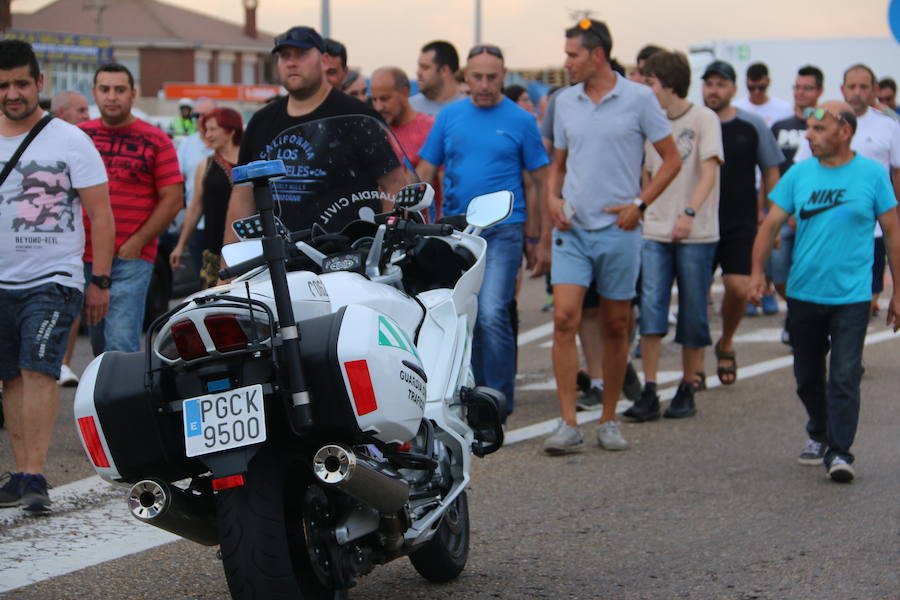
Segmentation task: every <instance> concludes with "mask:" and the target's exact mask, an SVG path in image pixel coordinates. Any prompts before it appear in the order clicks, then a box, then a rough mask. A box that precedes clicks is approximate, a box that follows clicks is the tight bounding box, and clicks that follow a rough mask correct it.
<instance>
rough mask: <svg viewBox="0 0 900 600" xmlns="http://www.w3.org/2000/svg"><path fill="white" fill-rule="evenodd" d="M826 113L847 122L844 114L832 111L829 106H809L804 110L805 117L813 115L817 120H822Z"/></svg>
mask: <svg viewBox="0 0 900 600" xmlns="http://www.w3.org/2000/svg"><path fill="white" fill-rule="evenodd" d="M825 115H831V116H832V117H834V118H835V119H836V120H838V121H840V122H843V123H846V122H847V119H845V118H844V115H842V114H840V113H835V112H831V111H830V110H828V109H827V108H823V107H821V106H820V107H819V108H807V109H805V110H804V111H803V118H805V119H808V118H810V117H812V118H813V119H815V120H816V121H821V120H822V119H824V118H825Z"/></svg>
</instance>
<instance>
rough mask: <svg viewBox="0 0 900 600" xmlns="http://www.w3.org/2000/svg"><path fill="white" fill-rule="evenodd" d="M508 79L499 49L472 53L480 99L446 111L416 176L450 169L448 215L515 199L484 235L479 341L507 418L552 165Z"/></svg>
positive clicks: (483, 372)
mask: <svg viewBox="0 0 900 600" xmlns="http://www.w3.org/2000/svg"><path fill="white" fill-rule="evenodd" d="M505 75H506V69H505V68H504V66H503V53H502V52H501V51H500V49H499V48H497V47H496V46H490V45H480V46H475V47H474V48H472V50H471V51H470V52H469V57H468V61H467V63H466V82H467V83H468V84H469V89H470V90H471V92H472V94H471V96H470V98H469V100H467V101H463V102H456V103H454V104H451V105H449V106H446V107H445V108H444V109H443V110H441V112H440V114H439V115H438V117H437V120H436V121H435V123H434V126H433V127H432V128H431V132H430V133H429V134H428V139H427V140H425V145H424V146H422V149H421V150H420V151H419V156H421V158H422V160H421V162H419V165H418V167H416V172H417V173H418V175H419V177H420V178H421V179H422V181H431V180H433V178H434V176H435V174H436V173H437V170H438V168H439V167H440V166H441V165H444V167H445V172H444V205H443V212H444V214H445V215H454V214H460V213H465V212H466V208H467V207H468V205H469V201H470V200H471V199H472V198H474V197H475V196H478V195H480V194H485V193H489V192H496V191H499V190H510V191H512V192H513V195H514V197H515V202H514V204H513V212H512V215H511V216H510V217H509V218H508V219H507V220H506V221H504V222H503V223H501V224H500V225H497V226H495V227H492V228H491V229H489V230H487V231H485V232H484V233H483V234H482V235H483V237H484V238H485V239H486V240H487V242H488V247H487V258H486V265H485V272H484V283H483V284H482V286H481V292H480V293H479V295H478V321H477V323H476V324H475V337H474V339H473V341H472V370H473V371H474V373H475V381H476V383H478V385H486V386H489V387H492V388H495V389H497V390H500V391H501V392H503V393H504V394H505V395H506V406H507V412H512V409H513V406H514V398H513V394H514V391H515V382H516V359H515V356H516V340H515V337H514V335H513V329H512V322H511V320H510V303H511V302H512V300H513V297H514V295H515V289H516V274H517V272H518V270H519V265H520V264H521V263H522V248H523V247H524V246H525V242H526V240H527V241H528V242H529V244H528V245H529V252H528V254H527V255H528V256H529V257H532V256H534V252H533V249H534V246H536V242H537V241H538V237H539V236H540V232H541V226H540V216H539V214H538V206H540V204H539V203H540V202H541V201H542V197H543V191H544V173H545V171H546V166H547V163H548V160H547V154H546V152H544V146H543V144H542V142H541V135H540V132H539V131H538V128H537V122H536V121H535V120H534V117H533V116H532V115H530V114H529V113H527V112H525V111H524V110H522V108H521V107H520V106H518V105H517V104H516V103H515V102H513V101H512V100H510V99H509V98H507V97H506V96H504V95H503V79H504V77H505ZM523 171H524V172H525V176H526V177H530V178H531V179H532V181H533V183H534V185H535V188H536V189H537V191H538V193H537V196H538V198H536V202H535V206H533V207H526V204H525V194H524V192H523V189H522V173H523ZM529 262H531V260H529ZM531 266H532V265H530V264H529V267H531Z"/></svg>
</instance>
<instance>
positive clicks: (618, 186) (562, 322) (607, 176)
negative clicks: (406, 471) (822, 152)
mask: <svg viewBox="0 0 900 600" xmlns="http://www.w3.org/2000/svg"><path fill="white" fill-rule="evenodd" d="M611 49H612V37H611V36H610V33H609V29H607V27H606V25H605V24H604V23H601V22H599V21H594V20H591V19H583V20H581V21H580V22H579V23H578V25H576V26H575V27H572V28H571V29H568V30H567V31H566V44H565V52H566V63H565V66H566V69H567V70H568V71H569V74H570V76H571V77H572V79H573V80H575V81H581V82H582V83H579V84H578V85H575V86H572V87H570V88H568V89H565V90H563V91H561V92H560V93H559V95H558V97H557V107H556V108H557V110H556V120H555V123H554V147H555V149H554V155H553V164H552V165H551V167H550V176H549V184H548V201H547V210H548V213H549V215H550V221H551V222H552V226H553V227H554V228H555V230H554V231H553V232H552V246H551V234H550V232H549V231H545V232H544V235H543V236H542V240H541V242H542V243H541V247H540V254H541V255H542V257H543V259H544V260H546V257H547V255H550V254H551V253H552V267H551V281H552V283H553V299H554V302H553V322H554V331H553V371H554V374H555V376H556V388H557V392H556V393H557V396H558V398H559V405H560V412H561V413H562V419H561V420H560V422H559V425H558V427H557V429H556V431H555V432H554V433H553V435H551V436H550V437H549V438H547V439H546V440H545V441H544V450H545V451H546V452H547V453H549V454H567V453H570V452H577V451H580V450H581V449H582V448H583V446H584V441H583V439H582V437H581V433H580V432H579V431H578V427H577V423H576V421H575V375H576V372H577V370H578V351H577V348H576V347H575V334H576V332H577V331H578V325H579V322H580V321H581V306H582V300H583V299H584V295H585V292H586V291H587V287H588V286H589V285H590V283H591V280H592V279H596V285H597V293H598V294H599V296H600V315H601V319H602V325H603V342H604V354H603V380H604V384H605V385H604V390H603V411H602V413H601V415H600V427H599V429H598V430H597V440H598V442H599V443H600V446H601V447H603V448H605V449H607V450H624V449H625V448H627V447H628V444H627V442H626V441H625V439H624V438H623V437H622V435H621V433H620V432H619V426H618V423H617V422H616V413H615V411H616V403H617V402H618V400H619V395H620V394H621V392H622V382H623V379H624V377H625V365H626V364H627V362H628V313H629V308H630V304H631V300H632V298H634V295H635V283H636V282H637V276H638V270H639V268H640V253H641V232H640V230H639V229H638V224H639V222H640V220H641V215H642V213H643V210H644V209H646V207H647V205H648V204H650V203H651V202H653V200H654V199H655V198H656V197H657V196H658V195H659V194H660V192H662V191H663V190H664V189H665V188H666V186H667V185H668V184H669V182H671V181H672V179H674V178H675V175H676V174H677V173H678V171H679V169H680V168H681V159H680V158H679V155H678V149H677V148H676V146H675V141H674V140H673V139H672V134H671V128H670V126H669V121H668V119H667V118H666V116H665V114H663V112H662V109H660V107H659V102H658V101H657V100H656V98H655V96H654V95H653V91H652V90H650V88H648V87H646V86H643V85H640V84H636V83H634V82H631V81H628V80H627V79H625V78H624V77H622V76H620V75H617V74H616V73H614V72H613V70H612V68H611V67H610V58H609V53H610V50H611ZM645 140H649V141H650V142H651V143H652V144H653V147H654V148H655V149H656V150H657V152H659V154H660V156H661V157H662V162H663V164H662V167H661V168H660V170H659V171H658V172H657V174H656V176H655V177H654V178H653V179H652V180H651V181H650V182H649V183H648V185H647V186H646V188H645V189H644V190H643V191H642V190H641V188H640V172H641V163H642V159H643V153H644V151H643V148H644V142H645Z"/></svg>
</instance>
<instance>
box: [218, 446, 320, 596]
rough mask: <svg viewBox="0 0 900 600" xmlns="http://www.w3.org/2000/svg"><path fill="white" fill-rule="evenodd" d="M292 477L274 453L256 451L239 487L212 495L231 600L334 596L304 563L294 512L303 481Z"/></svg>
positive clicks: (297, 512)
mask: <svg viewBox="0 0 900 600" xmlns="http://www.w3.org/2000/svg"><path fill="white" fill-rule="evenodd" d="M295 479H296V478H295V477H293V476H291V475H290V474H289V465H288V464H287V463H286V462H285V461H284V460H283V459H282V458H281V457H280V456H279V455H278V454H276V452H275V451H273V450H271V449H270V448H262V449H260V451H259V452H258V453H257V455H256V456H255V457H254V458H253V460H252V461H250V467H249V469H248V471H247V473H246V474H245V475H244V485H243V486H240V487H236V488H231V489H227V490H221V491H220V492H218V493H217V494H216V504H217V513H218V519H219V540H220V548H221V553H222V565H223V567H224V570H225V578H226V580H227V581H228V590H229V592H230V593H231V597H232V598H233V599H234V600H262V599H266V600H268V599H273V600H274V599H285V600H287V599H291V600H299V599H301V598H303V599H307V600H313V599H316V600H318V599H331V598H334V597H335V593H334V591H333V590H329V589H327V588H325V587H324V586H322V585H321V583H320V582H319V581H318V579H317V578H316V576H315V574H314V573H313V572H312V568H311V566H310V564H309V557H308V553H307V551H306V544H305V538H304V535H303V529H302V525H301V519H302V515H301V514H300V510H299V508H300V507H299V505H301V504H302V498H303V490H304V488H305V485H306V483H307V482H305V481H304V482H303V483H302V484H300V485H299V486H298V485H297V484H295V483H292V482H293V481H294V480H295ZM289 499H290V501H289Z"/></svg>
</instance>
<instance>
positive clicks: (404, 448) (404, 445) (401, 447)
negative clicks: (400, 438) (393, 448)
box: [397, 442, 412, 452]
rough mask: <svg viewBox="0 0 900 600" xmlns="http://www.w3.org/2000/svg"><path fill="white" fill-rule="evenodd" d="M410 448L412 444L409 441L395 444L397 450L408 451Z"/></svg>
mask: <svg viewBox="0 0 900 600" xmlns="http://www.w3.org/2000/svg"><path fill="white" fill-rule="evenodd" d="M411 449H412V444H410V443H409V442H403V443H402V444H400V445H399V446H397V451H398V452H409V451H410V450H411Z"/></svg>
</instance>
